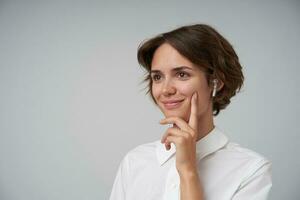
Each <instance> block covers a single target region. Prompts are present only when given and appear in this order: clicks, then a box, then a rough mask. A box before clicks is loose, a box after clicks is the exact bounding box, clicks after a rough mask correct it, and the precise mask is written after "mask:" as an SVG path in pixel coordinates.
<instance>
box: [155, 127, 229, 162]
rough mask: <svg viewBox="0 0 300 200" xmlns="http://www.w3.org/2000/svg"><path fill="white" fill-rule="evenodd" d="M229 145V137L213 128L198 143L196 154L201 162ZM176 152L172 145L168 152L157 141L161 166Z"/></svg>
mask: <svg viewBox="0 0 300 200" xmlns="http://www.w3.org/2000/svg"><path fill="white" fill-rule="evenodd" d="M227 143H228V137H227V136H226V134H225V133H223V131H222V130H221V129H219V128H218V127H217V126H215V127H214V128H213V130H211V131H210V132H209V133H208V134H207V135H206V136H205V137H203V138H202V139H200V140H199V141H197V143H196V154H197V158H198V159H199V160H200V159H202V158H204V157H205V156H207V155H209V154H211V153H214V152H216V151H217V150H219V149H221V148H222V147H224V146H225V145H226V144H227ZM175 152H176V146H175V145H174V144H173V143H171V149H170V150H168V151H167V150H166V148H165V144H162V143H161V142H160V140H157V141H156V156H157V160H158V162H159V164H160V165H163V164H164V163H165V162H166V161H167V160H169V159H170V158H171V157H172V156H173V155H174V154H175Z"/></svg>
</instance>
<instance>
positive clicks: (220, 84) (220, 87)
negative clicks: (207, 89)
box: [217, 80, 224, 91]
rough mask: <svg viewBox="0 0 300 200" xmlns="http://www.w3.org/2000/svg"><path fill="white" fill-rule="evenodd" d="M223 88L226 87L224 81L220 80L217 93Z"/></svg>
mask: <svg viewBox="0 0 300 200" xmlns="http://www.w3.org/2000/svg"><path fill="white" fill-rule="evenodd" d="M223 86H224V83H223V81H221V80H218V85H217V91H220V90H221V89H222V88H223Z"/></svg>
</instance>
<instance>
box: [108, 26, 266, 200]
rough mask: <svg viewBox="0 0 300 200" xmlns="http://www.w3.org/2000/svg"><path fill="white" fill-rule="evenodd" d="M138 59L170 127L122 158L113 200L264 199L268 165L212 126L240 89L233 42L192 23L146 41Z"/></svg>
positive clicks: (252, 152)
mask: <svg viewBox="0 0 300 200" xmlns="http://www.w3.org/2000/svg"><path fill="white" fill-rule="evenodd" d="M137 57H138V61H139V63H140V65H141V66H142V67H144V68H145V69H146V70H147V72H148V74H147V77H146V78H145V81H147V82H148V86H149V88H148V91H147V93H149V92H150V95H151V98H152V99H153V101H154V103H155V104H156V105H157V106H158V107H159V109H160V110H161V111H162V112H163V114H164V116H165V119H163V120H162V121H160V123H161V124H162V125H165V124H172V125H173V126H172V127H169V128H168V129H167V130H166V132H165V134H163V135H162V138H161V140H157V141H154V142H150V143H147V144H142V145H139V146H137V147H136V148H134V149H132V150H130V151H129V152H128V153H127V154H126V155H125V156H124V158H123V160H122V162H121V164H120V166H119V169H118V172H117V175H116V178H115V181H114V184H113V188H112V191H111V195H110V200H202V199H205V200H229V199H233V200H246V199H249V200H250V199H251V200H253V199H255V200H263V199H267V198H268V194H269V191H270V189H271V186H272V181H271V162H270V161H269V160H268V159H266V158H265V157H263V156H262V155H260V154H258V153H256V152H254V151H252V150H249V149H247V148H243V147H241V146H240V145H239V144H236V143H233V142H230V141H229V138H228V137H227V136H226V134H225V133H224V131H222V130H221V129H220V128H218V127H217V126H215V124H214V121H213V117H214V116H217V115H218V114H219V112H220V110H222V109H225V108H226V107H227V105H229V103H230V99H231V98H232V97H233V96H234V95H235V94H236V93H237V92H238V91H239V90H240V89H241V87H242V85H243V80H244V76H243V73H242V67H241V65H240V63H239V59H238V56H237V55H236V53H235V51H234V49H233V47H232V46H231V45H230V43H229V42H228V41H227V40H226V39H225V38H224V37H223V36H221V35H220V34H219V33H218V32H217V31H216V30H215V29H214V28H212V27H211V26H209V25H205V24H194V25H189V26H183V27H180V28H177V29H175V30H172V31H169V32H166V33H162V34H159V35H157V36H156V37H154V38H151V39H148V40H146V41H144V42H143V43H142V44H141V46H140V47H139V49H138V55H137Z"/></svg>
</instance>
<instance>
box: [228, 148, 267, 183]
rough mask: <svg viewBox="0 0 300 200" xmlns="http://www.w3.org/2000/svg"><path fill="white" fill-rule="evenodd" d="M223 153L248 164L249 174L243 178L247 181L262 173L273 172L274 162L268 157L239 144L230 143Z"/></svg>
mask: <svg viewBox="0 0 300 200" xmlns="http://www.w3.org/2000/svg"><path fill="white" fill-rule="evenodd" d="M223 151H224V152H227V153H230V154H232V155H233V156H234V157H236V158H237V159H239V160H240V161H242V162H244V163H247V165H246V166H248V167H247V169H246V171H247V173H245V176H244V177H243V179H244V180H247V179H248V178H250V177H251V176H253V175H254V174H256V175H258V174H259V173H261V172H265V171H270V170H271V166H272V162H271V161H270V160H269V159H268V158H267V157H265V156H264V155H262V154H260V153H258V152H256V151H254V150H251V149H249V148H246V147H243V146H241V145H240V144H238V143H234V142H228V143H227V145H226V146H225V147H224V148H223ZM246 171H245V172H246Z"/></svg>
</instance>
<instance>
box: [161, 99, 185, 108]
mask: <svg viewBox="0 0 300 200" xmlns="http://www.w3.org/2000/svg"><path fill="white" fill-rule="evenodd" d="M183 100H184V99H183ZM183 100H180V101H168V102H163V104H164V107H165V108H166V109H168V110H171V109H175V108H178V107H180V105H181V103H182V102H183Z"/></svg>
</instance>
